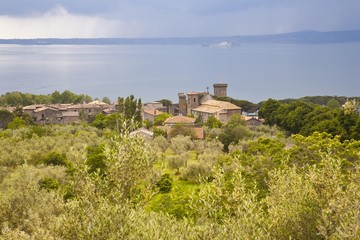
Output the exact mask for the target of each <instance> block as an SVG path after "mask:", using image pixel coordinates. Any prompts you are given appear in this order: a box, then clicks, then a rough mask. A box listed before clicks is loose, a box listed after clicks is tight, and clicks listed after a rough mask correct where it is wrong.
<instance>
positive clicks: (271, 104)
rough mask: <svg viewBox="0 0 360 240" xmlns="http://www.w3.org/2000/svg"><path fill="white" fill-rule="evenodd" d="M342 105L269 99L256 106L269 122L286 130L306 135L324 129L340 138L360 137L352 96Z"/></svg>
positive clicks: (355, 104) (357, 115)
mask: <svg viewBox="0 0 360 240" xmlns="http://www.w3.org/2000/svg"><path fill="white" fill-rule="evenodd" d="M345 106H349V107H344V109H338V108H329V107H322V106H319V105H316V104H311V103H307V102H304V101H293V102H291V103H281V102H280V101H277V100H273V99H269V100H267V101H266V102H263V103H262V105H261V108H260V110H259V114H260V116H261V117H263V118H265V121H266V123H267V124H268V125H271V126H272V125H277V126H279V127H280V128H282V129H284V130H285V131H287V133H288V134H297V133H300V134H302V135H304V136H309V135H311V134H312V133H314V132H326V133H330V134H332V135H333V136H336V135H338V136H340V137H341V139H342V140H350V139H356V140H360V115H359V114H358V113H356V109H357V108H358V104H357V102H356V101H355V100H352V101H348V102H346V104H345Z"/></svg>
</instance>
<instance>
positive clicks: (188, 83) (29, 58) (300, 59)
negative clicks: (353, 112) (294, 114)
mask: <svg viewBox="0 0 360 240" xmlns="http://www.w3.org/2000/svg"><path fill="white" fill-rule="evenodd" d="M216 82H225V83H228V95H229V96H231V97H234V98H237V99H246V100H249V101H252V102H259V101H262V100H266V99H268V98H276V99H283V98H298V97H302V96H313V95H338V96H359V95H360V94H359V93H360V43H352V44H349V43H347V44H319V45H316V44H314V45H298V44H288V45H287V44H244V45H241V46H239V47H232V48H226V49H223V48H216V47H201V46H196V45H46V46H37V45H35V46H34V45H32V46H23V45H0V94H4V93H6V92H10V91H21V92H28V93H34V94H49V93H52V92H53V91H55V90H59V91H64V90H66V89H68V90H71V91H73V92H75V93H77V94H80V93H84V94H88V95H90V96H92V97H94V98H95V97H98V98H102V97H104V96H108V97H110V98H111V99H113V100H115V99H117V97H118V96H123V97H126V96H128V95H130V94H133V95H135V97H136V98H142V99H143V102H144V101H153V100H158V99H162V98H167V99H170V100H172V101H174V102H177V93H178V92H185V93H186V92H189V91H206V90H207V87H209V89H210V90H209V91H210V92H212V91H213V90H212V84H213V83H216Z"/></svg>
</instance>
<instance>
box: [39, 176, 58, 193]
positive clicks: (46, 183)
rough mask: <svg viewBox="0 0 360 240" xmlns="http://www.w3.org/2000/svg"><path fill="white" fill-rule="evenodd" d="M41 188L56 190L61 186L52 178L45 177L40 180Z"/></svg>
mask: <svg viewBox="0 0 360 240" xmlns="http://www.w3.org/2000/svg"><path fill="white" fill-rule="evenodd" d="M39 186H40V188H41V189H46V190H56V189H58V188H59V187H60V184H59V182H58V181H57V180H56V179H54V178H52V177H45V178H42V179H40V180H39Z"/></svg>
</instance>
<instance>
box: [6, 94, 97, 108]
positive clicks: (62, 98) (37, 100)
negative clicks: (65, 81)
mask: <svg viewBox="0 0 360 240" xmlns="http://www.w3.org/2000/svg"><path fill="white" fill-rule="evenodd" d="M92 100H93V99H92V98H91V97H90V96H88V95H85V94H75V93H73V92H71V91H69V90H65V91H64V92H62V93H60V92H59V91H55V92H53V93H52V94H48V95H35V94H30V93H21V92H8V93H5V94H3V95H1V96H0V106H3V107H6V106H27V105H32V104H50V103H54V104H55V103H84V102H91V101H92Z"/></svg>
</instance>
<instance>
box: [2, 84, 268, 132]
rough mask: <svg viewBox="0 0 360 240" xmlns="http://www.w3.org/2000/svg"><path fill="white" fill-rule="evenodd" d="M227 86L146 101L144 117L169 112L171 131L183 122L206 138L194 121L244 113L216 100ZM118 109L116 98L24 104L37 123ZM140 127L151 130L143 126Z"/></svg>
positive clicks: (85, 118)
mask: <svg viewBox="0 0 360 240" xmlns="http://www.w3.org/2000/svg"><path fill="white" fill-rule="evenodd" d="M227 87H228V85H227V84H226V83H215V84H213V88H214V91H213V94H210V93H209V91H207V92H195V91H192V92H189V93H186V94H185V93H178V100H179V102H178V103H177V104H172V105H171V106H164V104H163V103H162V102H148V103H144V104H142V108H141V116H142V119H143V120H144V121H145V120H146V121H149V122H150V123H152V124H153V123H154V121H155V118H156V117H157V116H160V115H162V114H164V113H167V114H169V115H170V117H169V118H168V119H166V120H165V121H164V125H163V126H160V128H163V130H165V131H166V132H169V131H170V130H171V127H172V126H174V125H176V124H184V125H187V126H191V127H192V128H193V129H194V131H195V132H196V135H197V138H203V137H204V134H203V129H202V127H201V125H199V124H195V121H196V119H201V121H202V122H206V121H207V119H208V118H209V117H215V118H216V119H217V120H219V121H220V122H221V123H226V122H227V121H228V120H229V119H230V117H231V116H232V115H234V114H239V115H242V114H243V111H242V108H241V107H238V106H236V105H234V104H232V103H230V102H226V101H219V100H215V98H216V97H227ZM118 109H119V106H118V103H117V102H114V103H112V104H108V103H105V102H102V101H99V100H95V101H91V102H88V103H82V104H35V105H28V106H24V107H23V108H22V110H23V111H24V112H25V113H27V114H29V115H30V116H31V117H32V119H33V121H34V123H36V124H41V125H45V124H71V123H79V122H81V121H88V120H89V119H94V118H95V117H96V115H98V114H100V113H101V114H105V115H108V114H112V113H116V112H118ZM8 110H9V111H14V108H8ZM242 117H243V119H244V120H245V121H246V122H247V125H261V124H262V123H263V120H262V119H259V118H258V117H257V116H256V115H253V116H245V115H242ZM138 131H142V132H141V133H144V132H145V133H147V134H151V133H149V131H145V130H144V129H140V130H138Z"/></svg>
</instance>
